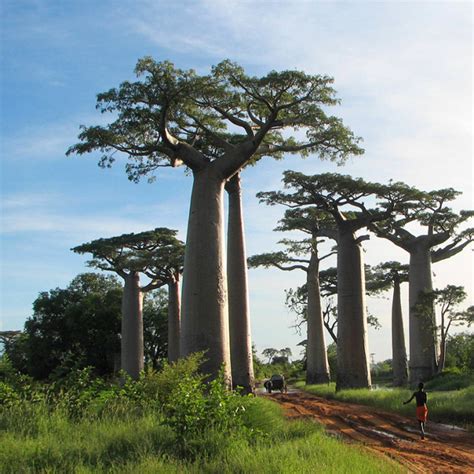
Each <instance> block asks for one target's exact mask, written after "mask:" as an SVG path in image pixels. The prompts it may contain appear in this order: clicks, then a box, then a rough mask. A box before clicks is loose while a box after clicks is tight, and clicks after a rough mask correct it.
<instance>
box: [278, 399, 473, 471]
mask: <svg viewBox="0 0 474 474" xmlns="http://www.w3.org/2000/svg"><path fill="white" fill-rule="evenodd" d="M269 397H271V398H272V399H273V400H275V401H277V402H278V403H279V404H280V405H282V406H283V408H284V409H285V413H286V415H287V416H288V417H289V418H305V419H311V420H314V421H316V422H318V423H321V424H323V425H324V426H325V427H326V431H328V432H329V433H331V434H335V435H337V436H340V437H341V438H343V439H345V440H347V441H352V442H358V443H362V444H363V445H364V446H365V447H367V449H370V450H373V451H376V452H377V453H382V454H384V455H386V456H389V457H390V458H392V459H394V460H396V461H398V462H399V463H401V464H402V465H404V466H405V467H406V468H407V469H408V470H409V472H416V473H428V472H429V473H447V472H456V473H463V474H468V473H474V436H473V435H472V433H469V432H467V431H465V430H461V429H453V428H452V427H451V426H446V425H440V424H438V423H432V422H430V421H429V414H428V422H427V424H426V439H425V440H421V439H420V435H419V431H418V424H417V422H416V419H415V416H413V418H406V417H404V416H401V415H396V414H394V413H390V412H387V411H384V410H380V409H377V408H373V407H368V406H363V405H355V404H350V403H341V402H338V401H335V400H326V399H324V398H320V397H316V396H314V395H309V394H307V393H304V392H300V391H291V392H290V393H283V394H280V393H275V394H272V395H269ZM414 412H415V408H413V415H415V413H414Z"/></svg>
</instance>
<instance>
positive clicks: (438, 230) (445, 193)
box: [371, 188, 474, 262]
mask: <svg viewBox="0 0 474 474" xmlns="http://www.w3.org/2000/svg"><path fill="white" fill-rule="evenodd" d="M460 194H461V193H460V192H459V191H456V190H454V189H453V188H446V189H439V190H435V191H430V192H423V193H422V194H421V195H420V198H419V199H418V200H415V201H411V202H410V203H406V205H404V206H400V207H399V208H398V209H397V212H396V213H394V214H392V215H391V216H390V218H389V219H387V220H384V221H381V222H379V223H377V224H375V225H373V226H372V227H371V230H373V231H374V232H375V233H376V234H377V235H379V236H380V237H385V238H387V239H388V240H390V241H392V242H393V243H395V244H396V245H398V246H399V247H401V248H403V249H405V250H407V251H410V250H411V248H412V247H413V245H416V244H417V243H418V242H420V241H423V242H425V243H426V245H427V246H428V247H429V248H433V247H436V246H438V245H441V244H443V243H445V242H448V241H449V242H448V243H447V244H446V245H445V246H444V247H442V248H438V249H435V250H432V252H431V255H432V261H433V262H438V261H440V260H444V259H446V258H449V257H451V256H453V255H456V254H457V253H459V252H460V251H462V250H463V249H464V248H465V247H466V246H467V245H468V244H469V243H470V242H472V241H474V228H468V229H464V230H463V231H461V232H458V231H457V229H458V228H459V226H461V224H463V223H465V222H466V221H467V220H468V219H470V218H472V216H474V211H471V210H469V211H466V210H462V211H460V212H455V211H454V210H453V209H452V208H450V207H449V205H448V203H449V202H450V201H453V200H454V199H456V197H458V196H459V195H460ZM414 221H416V222H417V223H418V224H419V225H421V226H422V227H424V228H425V229H426V233H425V234H422V235H419V236H416V235H415V234H413V233H412V232H410V231H409V230H408V229H407V225H408V224H409V223H410V222H414ZM450 239H451V240H450Z"/></svg>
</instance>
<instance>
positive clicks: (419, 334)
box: [409, 238, 438, 385]
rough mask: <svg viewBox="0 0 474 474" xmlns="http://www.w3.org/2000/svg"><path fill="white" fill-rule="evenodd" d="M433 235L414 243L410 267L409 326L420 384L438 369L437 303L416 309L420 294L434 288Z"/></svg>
mask: <svg viewBox="0 0 474 474" xmlns="http://www.w3.org/2000/svg"><path fill="white" fill-rule="evenodd" d="M430 240H431V239H429V238H421V239H420V238H419V239H417V240H416V241H415V242H414V244H413V245H412V246H411V247H410V267H409V305H410V313H409V315H410V316H409V326H410V334H409V339H410V383H411V384H412V385H415V384H417V383H418V382H420V381H425V380H427V379H429V378H431V377H432V376H433V375H434V374H436V372H437V370H438V363H437V360H438V340H437V336H436V320H435V311H434V306H433V308H432V310H431V311H429V312H427V313H426V314H423V315H420V314H418V312H417V311H416V308H415V305H416V304H417V302H418V300H419V297H420V294H422V293H423V292H431V291H433V279H432V270H431V245H430Z"/></svg>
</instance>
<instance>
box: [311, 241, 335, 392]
mask: <svg viewBox="0 0 474 474" xmlns="http://www.w3.org/2000/svg"><path fill="white" fill-rule="evenodd" d="M313 247H316V246H313ZM316 252H317V248H315V249H313V251H312V253H311V257H310V262H309V266H308V271H307V273H306V275H307V279H306V285H307V287H308V308H307V316H306V317H307V324H308V326H307V330H308V337H307V343H306V344H307V345H306V358H307V362H306V364H307V366H306V384H308V385H309V384H318V383H329V380H330V373H329V362H328V356H327V351H326V341H325V339H324V323H323V312H322V307H321V292H320V288H319V258H318V255H317V253H316Z"/></svg>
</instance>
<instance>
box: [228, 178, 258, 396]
mask: <svg viewBox="0 0 474 474" xmlns="http://www.w3.org/2000/svg"><path fill="white" fill-rule="evenodd" d="M225 189H226V191H227V194H228V196H229V211H228V213H229V218H228V230H227V285H228V290H229V331H230V358H231V366H232V385H233V387H234V388H235V387H242V388H243V390H244V392H246V393H252V392H253V391H254V389H255V377H254V370H253V355H252V337H251V327H250V312H249V295H248V278H247V255H246V247H245V233H244V219H243V209H242V187H241V180H240V173H236V174H235V175H234V176H233V177H232V178H231V179H230V180H229V181H227V183H226V185H225Z"/></svg>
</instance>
